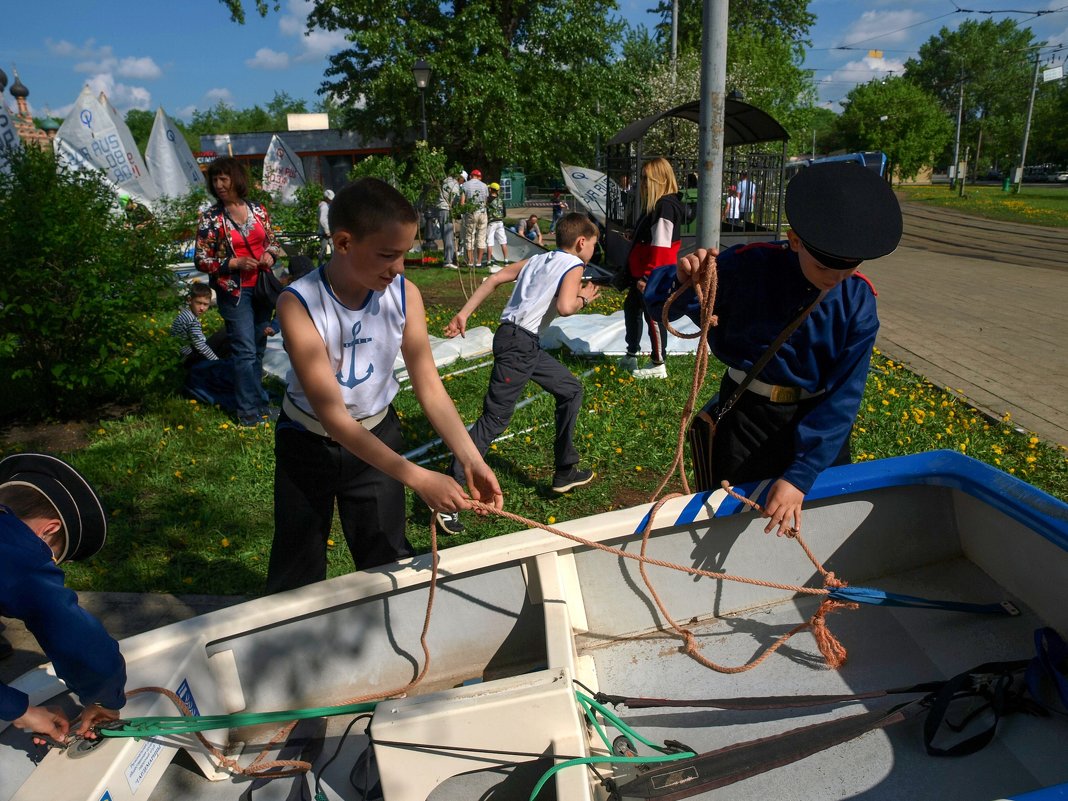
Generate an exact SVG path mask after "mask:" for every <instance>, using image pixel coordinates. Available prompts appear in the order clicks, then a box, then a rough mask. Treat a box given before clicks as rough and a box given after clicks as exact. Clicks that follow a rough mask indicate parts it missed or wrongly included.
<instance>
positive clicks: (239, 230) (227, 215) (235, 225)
mask: <svg viewBox="0 0 1068 801" xmlns="http://www.w3.org/2000/svg"><path fill="white" fill-rule="evenodd" d="M245 208H247V209H248V213H249V215H250V216H253V212H252V207H251V206H250V205H248V203H246V204H245ZM223 216H225V217H226V219H228V220H229V221H230V225H232V226H233V228H234V230H235V231H237V232H238V233H239V234H241V238H242V239H244V240H245V247H246V248H248V252H249V253H252V254H253V256H254V258H257V259H258V258H260V256H262V255H263V253H261V254H260V255H259V256H256V255H255V253H256V251H254V250H253V249H252V245H251V244H249V241H248V237H247V236H245V232H244V231H242V230H241V227H240V226H239V225H238V224H237V223H236V222H235V221H234V218H233V217H231V216H230V212H228V211H227V210H226V206H223ZM246 222H247V221H246ZM231 249H232V247H231ZM263 252H264V253H266V252H267V248H266V247H265V248H264V249H263ZM234 255H236V254H234Z"/></svg>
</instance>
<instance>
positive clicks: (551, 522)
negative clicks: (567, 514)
mask: <svg viewBox="0 0 1068 801" xmlns="http://www.w3.org/2000/svg"><path fill="white" fill-rule="evenodd" d="M555 522H556V518H555V517H552V516H551V515H550V517H549V525H550V526H551V525H552V524H553V523H555Z"/></svg>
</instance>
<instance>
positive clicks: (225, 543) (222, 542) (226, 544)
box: [219, 537, 230, 548]
mask: <svg viewBox="0 0 1068 801" xmlns="http://www.w3.org/2000/svg"><path fill="white" fill-rule="evenodd" d="M219 544H220V545H221V546H222V547H224V548H229V547H230V540H229V538H227V537H223V538H222V539H221V540H219Z"/></svg>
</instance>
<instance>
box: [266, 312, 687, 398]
mask: <svg viewBox="0 0 1068 801" xmlns="http://www.w3.org/2000/svg"><path fill="white" fill-rule="evenodd" d="M675 328H676V329H678V330H679V331H681V332H682V333H686V334H689V333H696V332H697V330H698V329H697V326H696V325H694V324H693V323H692V322H690V320H689V319H685V318H684V319H682V320H679V321H678V323H676V324H675ZM624 335H625V327H624V323H623V312H621V311H618V312H616V313H615V314H611V315H608V316H607V317H606V316H605V315H603V314H573V315H571V316H570V317H563V318H559V317H558V318H557V319H555V320H553V322H552V324H551V325H550V326H549V328H548V330H547V331H546V332H545V334H544V335H543V336H542V338H541V344H542V347H544V348H546V349H550V350H551V349H554V348H559V347H566V348H567V349H568V350H570V351H571V352H572V353H576V354H581V355H592V354H604V355H606V356H622V355H623V354H625V353H626V352H627V345H626V339H625V336H624ZM430 350H431V352H432V353H433V354H434V364H436V365H437V367H438V369H439V370H440V369H441V368H442V367H444V366H446V365H449V364H452V363H453V362H454V361H456V360H457V359H466V360H468V361H470V360H471V359H476V358H478V357H480V356H485V355H487V354H489V353H492V351H493V332H492V331H490V329H489V328H487V327H486V326H479V327H477V328H472V329H469V330H468V332H467V336H466V337H456V338H454V339H442V338H439V337H435V336H431V337H430ZM696 350H697V340H696V339H679V338H677V337H675V336H672V335H671V334H668V337H667V352H668V354H670V355H673V356H674V355H678V354H683V353H694V352H695V351H696ZM642 352H643V353H645V354H648V353H649V335H648V333H646V332H645V331H644V329H643V331H642ZM263 369H264V370H266V371H267V372H268V373H270V374H271V375H273V376H275V377H276V378H278V379H279V380H280V381H285V378H286V373H287V372H288V371H289V356H287V355H286V352H285V350H284V349H283V348H282V337H281V335H279V334H275V335H274V336H273V337H271V338H270V339H268V340H267V353H266V355H265V356H264V357H263ZM393 371H394V373H395V374H396V376H397V379H398V380H400V381H404V380H406V379H407V377H408V373H407V371H406V370H405V369H404V361H403V359H401V357H400V356H398V357H397V362H396V364H394V365H393Z"/></svg>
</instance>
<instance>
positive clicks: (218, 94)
mask: <svg viewBox="0 0 1068 801" xmlns="http://www.w3.org/2000/svg"><path fill="white" fill-rule="evenodd" d="M204 97H206V98H207V99H208V100H210V101H211V102H212V104H215V103H218V102H219V101H220V100H221V101H222V102H223V103H228V104H229V103H233V102H234V93H233V92H231V91H230V90H229V89H221V88H216V89H209V90H208V91H207V92H205V93H204Z"/></svg>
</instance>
